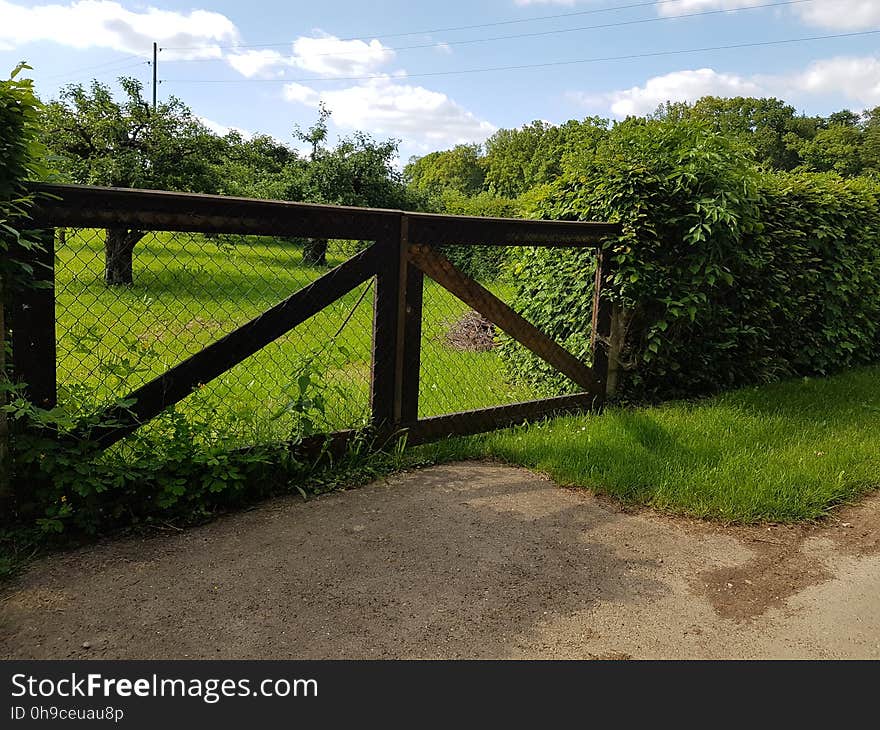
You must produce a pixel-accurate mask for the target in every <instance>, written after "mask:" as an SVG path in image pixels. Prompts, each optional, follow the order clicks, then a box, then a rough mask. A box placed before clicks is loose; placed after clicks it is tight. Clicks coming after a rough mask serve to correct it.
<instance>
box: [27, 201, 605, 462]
mask: <svg viewBox="0 0 880 730" xmlns="http://www.w3.org/2000/svg"><path fill="white" fill-rule="evenodd" d="M33 188H34V191H35V192H37V193H38V199H39V203H38V206H37V207H36V209H35V211H34V214H33V219H34V227H35V228H36V229H37V230H41V231H42V233H41V236H42V240H43V242H44V244H45V248H46V250H45V252H43V253H42V254H41V255H40V257H39V259H40V260H38V261H36V262H35V264H37V265H36V267H35V271H36V277H37V278H38V279H41V280H42V283H43V286H42V287H39V288H34V289H30V290H28V291H27V292H26V293H25V294H23V295H22V296H21V297H20V298H19V299H18V300H16V301H15V302H13V303H12V319H13V341H12V350H13V369H14V373H15V377H16V378H17V379H19V380H22V381H24V382H26V383H27V386H28V390H27V393H28V396H29V398H30V399H31V400H32V401H33V402H35V403H37V404H38V405H40V406H43V407H51V406H53V405H54V404H55V400H56V359H55V358H56V352H55V347H56V344H55V336H56V335H55V294H54V250H53V249H54V238H55V237H54V229H55V228H57V227H62V226H71V227H83V228H106V227H110V226H120V227H122V226H125V227H128V228H130V229H137V230H159V231H179V232H197V233H218V234H220V233H226V234H247V235H274V236H279V235H283V236H298V237H313V238H336V239H343V240H345V239H358V240H372V241H374V243H373V244H372V245H370V246H369V247H368V248H367V249H365V250H363V251H362V252H360V253H358V254H357V255H355V256H354V257H352V258H351V259H349V260H348V261H346V262H345V263H343V264H341V265H340V266H338V267H336V268H335V269H332V270H331V271H329V272H328V273H326V274H324V275H323V276H321V277H320V278H319V279H317V280H315V281H313V282H312V283H311V284H309V285H307V286H305V287H304V288H302V289H300V290H299V291H296V292H294V293H293V294H291V295H290V296H288V297H287V298H286V299H284V300H283V301H281V302H279V303H278V304H276V305H275V306H273V307H272V308H270V309H268V310H266V311H265V312H263V313H262V314H260V315H259V316H257V317H256V318H254V319H253V320H251V321H249V322H247V323H246V324H244V325H242V326H240V327H238V328H237V329H235V330H233V331H232V332H230V333H229V334H227V335H225V336H224V337H222V338H220V339H219V340H217V341H215V342H214V343H212V344H210V345H208V346H207V347H206V348H205V349H204V350H202V351H200V352H198V353H196V354H195V355H192V356H191V357H189V358H187V359H186V360H184V361H182V362H180V363H178V364H177V365H175V366H174V367H172V368H171V369H169V370H168V371H166V372H165V373H163V374H162V375H160V376H158V377H157V378H155V379H154V380H152V381H150V382H148V383H146V384H145V385H143V386H141V387H140V388H138V389H137V390H135V391H134V392H133V393H131V394H130V396H128V397H127V398H126V399H125V400H127V401H133V405H130V406H128V407H120V406H114V407H111V408H109V409H107V410H106V411H105V412H104V413H103V414H102V416H103V417H102V418H101V419H100V420H101V422H102V423H103V424H104V425H103V426H100V427H97V428H93V429H92V430H91V431H90V432H88V433H85V434H80V436H82V437H87V438H90V439H92V440H95V441H97V442H98V443H99V444H100V445H101V446H102V447H107V446H110V445H112V444H113V443H116V442H117V441H119V440H120V439H121V438H123V437H124V436H126V435H127V434H129V433H131V432H132V431H134V430H136V429H137V428H138V427H140V426H141V425H142V424H144V423H146V422H147V421H149V420H150V419H151V418H154V417H155V416H157V415H158V414H159V413H161V412H162V411H163V410H164V409H165V408H168V407H169V406H171V405H173V404H175V403H177V402H179V401H180V400H182V399H183V398H185V397H186V396H187V395H189V394H190V393H191V392H192V390H193V389H194V388H195V387H196V386H197V385H199V384H203V383H207V382H209V381H210V380H212V379H213V378H215V377H217V376H218V375H220V374H222V373H223V372H225V371H226V370H228V369H229V368H231V367H232V366H234V365H236V364H238V363H240V362H241V361H242V360H244V359H245V358H247V357H248V356H250V355H252V354H254V353H256V352H257V351H258V350H260V349H261V348H263V347H265V346H266V345H268V344H269V343H271V342H272V341H274V340H275V339H277V338H278V337H280V336H282V335H283V334H285V333H286V332H289V331H290V330H292V329H293V328H295V327H296V326H298V325H299V324H302V323H303V322H305V321H306V320H307V319H309V318H310V317H312V316H313V315H315V314H317V313H318V312H320V311H321V310H322V309H324V308H325V307H327V306H328V305H330V304H332V303H333V302H334V301H336V300H337V299H339V298H340V297H342V296H344V295H345V294H347V293H348V292H349V291H351V290H352V289H354V288H355V287H356V286H358V285H359V284H362V283H364V282H366V281H368V280H370V279H371V278H373V277H374V276H375V277H376V287H375V299H374V318H373V350H372V374H371V394H370V408H371V414H372V416H371V423H372V430H373V431H374V433H376V434H377V435H379V436H381V437H383V438H388V437H391V436H393V435H395V434H398V433H403V432H405V433H406V434H407V440H408V443H410V444H417V443H424V442H427V441H432V440H436V439H440V438H443V437H445V436H451V435H466V434H474V433H480V432H484V431H490V430H494V429H497V428H502V427H505V426H510V425H514V424H517V423H521V422H524V421H530V420H535V419H540V418H544V417H547V416H551V415H557V414H561V413H566V412H577V411H582V410H585V409H591V408H597V407H600V406H601V405H602V403H603V402H604V399H605V396H606V384H607V382H608V371H609V357H608V351H607V343H608V338H609V335H610V329H611V303H610V302H609V300H608V298H607V296H604V295H603V291H604V290H605V288H606V286H607V282H608V277H609V275H610V270H609V268H610V267H609V261H608V258H607V257H606V256H604V255H603V252H602V249H601V242H602V241H603V240H604V239H606V238H608V237H611V236H615V235H618V234H619V227H618V226H617V225H616V224H609V223H580V222H562V221H534V220H518V219H501V218H469V217H462V216H448V215H432V214H424V213H406V212H403V211H399V210H378V209H370V208H350V207H340V206H326V205H311V204H304V203H287V202H279V201H265V200H251V199H245V198H233V197H226V196H213V195H198V194H189V193H170V192H162V191H151V190H132V189H121V188H96V187H87V186H68V185H35V186H33ZM445 244H455V245H481V246H516V245H528V246H553V247H591V248H595V249H596V250H597V256H598V265H597V267H596V287H595V296H594V302H593V321H592V333H593V341H592V342H593V346H592V351H593V353H594V354H593V361H592V363H591V364H590V365H589V366H588V365H586V364H585V363H583V362H581V361H580V360H578V359H577V358H576V357H574V356H573V355H571V354H570V353H568V352H567V351H566V350H564V349H563V348H562V347H560V346H559V345H558V344H556V343H555V342H554V341H553V340H551V339H550V338H548V337H547V336H546V335H545V334H544V333H542V332H541V331H540V330H539V329H537V328H536V327H534V326H533V325H531V324H530V323H528V322H527V321H526V320H524V319H523V318H522V317H520V316H519V315H518V314H516V312H514V311H513V310H512V309H511V308H510V307H508V306H507V305H506V304H505V303H504V302H502V301H501V300H500V299H498V298H497V297H496V296H495V295H493V294H492V293H491V292H489V291H488V290H487V289H485V288H484V287H483V286H481V285H480V284H479V283H477V282H476V281H474V280H473V279H471V278H469V277H467V276H466V275H464V274H463V273H461V272H460V271H458V270H457V269H456V268H455V267H454V266H453V265H452V264H451V263H450V262H449V261H448V260H447V259H446V258H445V257H443V256H442V254H441V253H440V252H438V251H437V249H436V247H437V246H442V245H445ZM425 275H427V276H429V277H430V278H432V279H434V280H435V281H436V282H437V283H438V284H440V285H441V286H443V287H444V288H446V289H448V290H449V291H450V292H452V293H453V294H454V295H456V296H457V297H458V298H459V299H461V300H462V301H464V302H465V303H466V304H468V305H469V306H471V307H472V308H473V309H475V310H477V311H478V312H480V313H481V314H483V316H485V317H486V318H487V319H489V320H490V321H491V322H493V323H494V324H495V325H496V326H498V327H499V328H500V329H501V330H503V331H505V332H506V333H507V334H508V335H510V336H511V337H513V338H514V339H515V340H517V341H518V342H520V343H521V344H522V345H524V346H525V347H527V348H528V349H530V350H531V351H532V352H534V353H535V354H536V355H538V356H539V357H541V358H542V359H543V360H545V361H546V362H548V363H549V364H551V365H552V366H553V367H555V368H556V369H557V370H559V371H560V372H562V373H564V374H565V375H566V376H568V377H569V378H570V379H571V380H572V381H574V382H575V383H576V384H577V385H578V386H579V387H581V388H583V392H581V393H578V394H575V395H569V396H563V397H558V398H546V399H542V400H535V401H529V402H525V403H515V404H512V405H504V406H498V407H494V408H482V409H479V410H474V411H465V412H460V413H452V414H448V415H443V416H436V417H432V418H419V417H418V398H419V378H420V353H421V327H422V292H423V283H424V276H425ZM352 433H353V432H338V433H335V434H328V435H327V436H326V437H323V439H322V440H326V439H327V438H328V437H329V438H330V440H331V441H333V442H335V443H338V444H342V443H345V441H346V440H347V438H348V437H349V436H350V435H352Z"/></svg>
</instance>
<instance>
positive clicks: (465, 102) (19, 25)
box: [0, 0, 880, 161]
mask: <svg viewBox="0 0 880 730" xmlns="http://www.w3.org/2000/svg"><path fill="white" fill-rule="evenodd" d="M771 4H773V5H775V7H767V6H769V5H771ZM717 11H725V12H717ZM727 11H729V12H727ZM547 16H556V17H547ZM478 25H480V26H483V27H471V28H464V29H462V28H461V27H462V26H478ZM589 26H605V27H592V28H591V27H589ZM873 30H880V0H799V1H795V2H785V1H784V0H659V1H655V2H651V1H650V0H485V1H483V2H478V3H475V2H462V0H446V2H436V1H432V2H417V1H413V0H409V1H408V2H404V1H403V0H386V1H385V2H375V3H369V2H363V0H322V1H321V2H308V3H304V2H289V1H282V0H272V1H271V2H252V3H249V4H243V3H240V2H231V1H228V0H227V1H220V0H204V1H203V2H202V1H200V0H188V1H187V2H186V3H183V2H179V1H178V0H155V1H152V2H131V1H130V0H118V1H110V0H78V1H74V2H71V1H70V0H54V1H53V2H25V1H24V0H0V67H4V68H6V69H9V70H11V69H12V67H13V66H14V65H15V64H16V63H17V62H18V61H20V60H26V61H28V62H29V63H30V64H31V65H32V66H33V67H34V71H33V73H32V75H33V77H34V79H35V80H36V84H37V90H38V92H39V93H40V95H41V96H42V97H43V98H44V99H49V98H52V97H53V96H55V95H56V94H57V92H58V90H59V88H60V87H61V86H63V85H64V84H66V83H71V82H88V81H89V80H90V79H91V78H93V77H96V78H99V79H101V80H103V81H106V82H108V83H112V82H113V80H114V78H115V77H116V76H118V75H120V74H126V75H132V76H136V77H138V78H140V79H142V80H143V81H144V82H145V84H148V83H149V80H150V76H151V69H150V67H149V65H148V63H147V61H148V60H149V58H150V57H151V52H152V50H151V49H152V42H153V41H154V40H155V41H157V42H158V43H159V45H160V46H161V47H162V49H163V50H162V51H161V53H160V54H159V77H160V79H162V83H161V84H160V86H159V95H160V97H164V96H167V95H170V94H174V95H176V96H178V97H180V98H182V99H183V100H184V101H186V102H187V103H188V104H189V105H190V106H191V107H192V108H193V110H194V111H195V112H196V113H197V114H198V115H199V116H201V117H202V118H203V119H205V120H206V123H208V124H209V125H211V126H213V127H214V128H216V129H223V128H226V127H235V128H239V129H242V130H244V131H245V132H248V133H253V132H266V133H269V134H272V135H274V136H275V137H277V138H279V139H281V140H284V141H287V142H292V138H291V134H290V132H291V129H292V127H293V125H294V124H295V123H299V124H301V125H304V126H307V125H308V124H310V123H311V122H312V121H313V120H314V119H315V117H316V113H317V111H316V109H317V104H318V102H319V100H323V101H324V102H325V103H326V104H327V106H328V107H329V108H330V109H331V111H332V112H333V116H332V118H331V119H332V130H333V132H334V133H335V134H346V133H349V132H351V131H353V130H354V129H362V130H364V131H367V132H369V133H371V134H373V135H374V136H376V137H377V138H385V137H395V138H397V139H400V140H401V145H400V151H401V158H402V159H403V160H404V161H405V160H406V159H407V158H408V157H409V156H410V155H413V154H423V153H424V152H427V151H429V150H432V149H438V148H445V147H449V146H451V145H453V144H456V143H460V142H469V141H482V140H484V139H485V138H486V137H487V136H489V135H490V134H491V133H492V132H493V131H494V130H495V129H497V128H500V127H514V126H519V125H521V124H524V123H527V122H529V121H531V120H534V119H544V120H548V121H550V122H554V123H558V122H563V121H565V120H567V119H572V118H582V117H584V116H588V115H594V114H595V115H599V116H603V117H611V118H616V117H622V116H626V115H627V114H630V113H636V114H644V113H647V112H650V111H652V110H653V109H654V108H655V107H656V106H657V104H659V103H660V102H663V101H666V100H688V99H695V98H698V97H699V96H702V95H704V94H710V93H711V94H717V95H723V96H735V95H755V96H766V95H774V96H779V97H782V98H785V99H786V100H788V101H790V102H791V103H792V104H794V105H795V106H796V107H797V108H798V109H800V110H802V111H805V112H807V113H823V114H827V113H829V112H831V111H834V110H836V109H840V108H844V107H846V108H851V109H855V110H861V109H864V108H867V107H873V106H876V105H880V48H878V44H880V33H878V34H876V35H870V34H864V35H853V34H859V33H865V32H866V31H873ZM843 34H849V35H847V37H838V38H826V39H824V40H815V41H812V42H803V43H791V44H784V45H767V46H752V47H747V48H737V49H726V50H701V51H699V52H694V53H680V54H674V55H672V54H670V55H652V56H647V55H645V54H664V53H666V52H671V51H681V50H688V49H707V48H710V47H716V46H729V45H740V44H748V43H762V42H773V41H779V40H789V39H798V38H806V37H815V36H829V35H843ZM502 36H518V37H514V38H510V37H507V38H500V37H502ZM639 55H641V56H643V57H641V58H620V57H623V56H639ZM610 58H616V60H600V61H595V62H591V63H565V64H562V63H560V64H559V65H545V66H542V67H536V68H525V69H516V70H514V69H507V70H496V71H486V72H479V73H457V72H460V71H472V70H474V69H485V68H489V67H509V66H529V65H536V64H557V63H558V62H569V61H578V60H583V59H610Z"/></svg>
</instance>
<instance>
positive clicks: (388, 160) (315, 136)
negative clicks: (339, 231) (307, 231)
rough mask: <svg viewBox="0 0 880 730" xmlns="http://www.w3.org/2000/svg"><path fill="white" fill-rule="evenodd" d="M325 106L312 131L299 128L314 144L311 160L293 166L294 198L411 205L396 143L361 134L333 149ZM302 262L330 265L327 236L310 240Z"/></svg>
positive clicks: (290, 185)
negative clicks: (398, 167)
mask: <svg viewBox="0 0 880 730" xmlns="http://www.w3.org/2000/svg"><path fill="white" fill-rule="evenodd" d="M329 117H330V111H329V110H328V109H327V108H326V107H324V106H323V105H322V106H321V108H320V112H319V117H318V120H317V122H316V123H315V124H314V125H313V126H312V127H310V128H309V129H308V130H305V131H303V130H301V129H300V128H298V127H296V128H295V129H294V136H295V137H297V138H298V139H299V140H300V141H302V142H306V143H307V144H309V145H310V146H311V151H310V154H309V160H308V164H306V165H302V164H291V165H288V192H287V198H288V199H289V200H307V201H309V202H312V203H325V204H329V205H356V206H363V207H369V208H406V207H410V197H409V195H408V194H407V190H406V186H405V185H404V181H403V175H402V174H401V173H400V172H399V171H398V170H397V168H396V160H397V141H395V140H389V141H386V142H377V141H376V140H374V139H373V138H372V137H370V136H369V135H368V134H365V133H363V132H356V133H355V134H353V135H352V136H350V137H345V138H343V139H341V140H340V141H339V142H338V143H337V144H336V146H335V147H333V148H329V147H327V145H326V141H327V119H328V118H329ZM303 262H304V263H306V264H309V265H311V266H326V264H327V239H311V240H310V241H309V242H308V243H307V245H306V246H305V248H304V249H303Z"/></svg>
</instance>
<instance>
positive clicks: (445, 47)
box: [434, 41, 452, 56]
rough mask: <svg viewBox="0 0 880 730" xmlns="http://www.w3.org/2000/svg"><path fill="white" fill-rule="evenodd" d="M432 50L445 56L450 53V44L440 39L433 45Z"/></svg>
mask: <svg viewBox="0 0 880 730" xmlns="http://www.w3.org/2000/svg"><path fill="white" fill-rule="evenodd" d="M434 50H436V51H437V52H438V53H443V54H445V55H447V56H451V55H452V46H450V45H449V44H448V43H443V42H442V41H441V42H440V43H437V44H435V45H434Z"/></svg>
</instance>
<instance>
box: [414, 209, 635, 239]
mask: <svg viewBox="0 0 880 730" xmlns="http://www.w3.org/2000/svg"><path fill="white" fill-rule="evenodd" d="M407 217H408V218H409V240H410V242H411V243H415V244H420V243H424V244H431V245H442V244H456V245H463V246H467V245H480V246H517V245H528V246H565V247H573V246H590V247H592V246H596V245H598V244H599V243H600V242H601V241H602V240H603V239H605V238H607V237H608V236H613V235H616V234H618V233H619V232H620V226H618V225H617V224H615V223H581V222H572V221H543V220H520V219H513V218H472V217H468V216H459V215H433V214H429V213H407Z"/></svg>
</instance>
